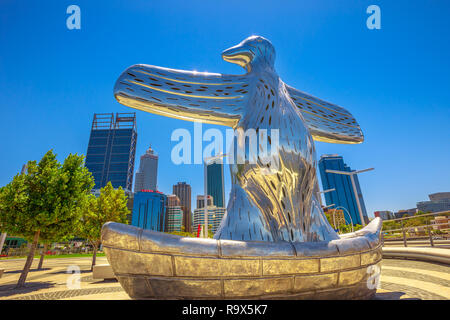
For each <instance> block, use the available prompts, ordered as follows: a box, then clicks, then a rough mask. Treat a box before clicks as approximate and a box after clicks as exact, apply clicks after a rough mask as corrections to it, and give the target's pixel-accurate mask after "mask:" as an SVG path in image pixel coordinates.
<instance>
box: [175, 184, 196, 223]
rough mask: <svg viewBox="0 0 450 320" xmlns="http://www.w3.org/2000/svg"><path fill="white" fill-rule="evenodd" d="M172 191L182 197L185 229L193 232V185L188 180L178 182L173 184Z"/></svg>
mask: <svg viewBox="0 0 450 320" xmlns="http://www.w3.org/2000/svg"><path fill="white" fill-rule="evenodd" d="M172 193H173V194H174V195H176V196H177V197H178V198H179V199H180V203H181V208H182V209H183V227H184V230H185V231H186V232H192V213H191V186H190V185H189V184H187V183H186V182H178V183H177V184H176V185H174V186H173V190H172Z"/></svg>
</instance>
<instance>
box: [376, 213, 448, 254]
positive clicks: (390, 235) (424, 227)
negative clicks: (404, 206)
mask: <svg viewBox="0 0 450 320" xmlns="http://www.w3.org/2000/svg"><path fill="white" fill-rule="evenodd" d="M437 216H439V217H447V219H448V218H450V211H442V212H434V213H425V214H420V215H415V216H408V217H403V218H397V219H391V220H384V221H383V232H382V241H383V245H395V244H398V243H399V242H400V243H401V242H403V246H405V247H407V246H408V240H409V241H413V243H411V242H410V244H414V245H428V244H429V245H430V246H432V247H434V246H436V245H448V246H449V247H450V221H449V220H447V221H446V222H442V223H436V222H438V221H436V220H434V221H435V223H432V221H433V218H435V217H437ZM413 221H414V222H413Z"/></svg>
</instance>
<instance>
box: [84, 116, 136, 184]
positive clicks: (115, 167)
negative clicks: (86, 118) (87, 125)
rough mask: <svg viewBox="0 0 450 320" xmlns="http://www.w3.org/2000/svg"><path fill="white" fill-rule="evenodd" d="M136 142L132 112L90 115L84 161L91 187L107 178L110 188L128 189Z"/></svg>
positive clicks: (104, 182)
mask: <svg viewBox="0 0 450 320" xmlns="http://www.w3.org/2000/svg"><path fill="white" fill-rule="evenodd" d="M136 141H137V132H136V113H116V116H115V117H114V113H95V114H94V120H93V121H92V128H91V136H90V138H89V145H88V150H87V153H86V163H85V165H86V167H87V168H88V169H89V171H90V172H91V173H92V175H93V177H94V181H95V187H94V189H100V188H102V187H104V186H105V185H106V184H107V183H108V181H111V184H112V185H113V187H114V188H118V187H122V188H123V189H124V190H125V191H127V192H131V190H132V185H133V171H134V157H135V153H136Z"/></svg>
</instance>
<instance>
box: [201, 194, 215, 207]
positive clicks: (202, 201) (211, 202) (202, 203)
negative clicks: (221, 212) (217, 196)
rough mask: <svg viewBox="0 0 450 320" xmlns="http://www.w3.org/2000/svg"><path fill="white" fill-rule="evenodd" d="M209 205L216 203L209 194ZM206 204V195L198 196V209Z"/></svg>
mask: <svg viewBox="0 0 450 320" xmlns="http://www.w3.org/2000/svg"><path fill="white" fill-rule="evenodd" d="M207 200H208V206H212V205H214V203H213V202H214V198H213V197H212V196H210V195H208V198H207ZM204 206H205V196H204V195H199V196H197V209H201V208H203V207H204Z"/></svg>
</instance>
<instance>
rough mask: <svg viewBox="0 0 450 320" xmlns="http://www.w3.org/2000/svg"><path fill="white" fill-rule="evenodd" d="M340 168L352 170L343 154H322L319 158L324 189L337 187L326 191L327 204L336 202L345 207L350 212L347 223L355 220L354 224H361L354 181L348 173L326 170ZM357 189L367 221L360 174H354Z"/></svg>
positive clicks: (341, 169)
mask: <svg viewBox="0 0 450 320" xmlns="http://www.w3.org/2000/svg"><path fill="white" fill-rule="evenodd" d="M327 169H331V170H339V171H348V172H351V171H352V170H351V169H350V167H349V166H347V165H346V164H345V163H344V160H343V159H342V157H341V156H339V155H337V154H333V155H322V156H321V157H320V160H319V171H320V177H321V180H322V187H323V190H328V189H333V188H334V189H336V190H335V191H331V192H327V193H325V194H324V195H325V202H326V204H327V206H329V205H332V204H335V205H336V207H335V208H338V207H344V208H345V209H346V210H348V212H349V213H350V216H351V220H350V217H349V216H348V214H346V215H345V221H346V222H347V223H350V222H353V224H361V219H360V216H359V211H358V205H357V203H356V198H355V194H354V192H353V187H352V182H351V180H350V177H349V176H348V175H343V174H335V173H327V172H326V170H327ZM354 179H355V185H356V191H357V193H358V197H359V202H360V204H361V210H362V213H363V217H364V220H365V222H366V223H368V221H369V219H368V217H367V212H366V206H365V205H364V199H363V196H362V192H361V187H360V185H359V180H358V176H357V175H355V176H354Z"/></svg>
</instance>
